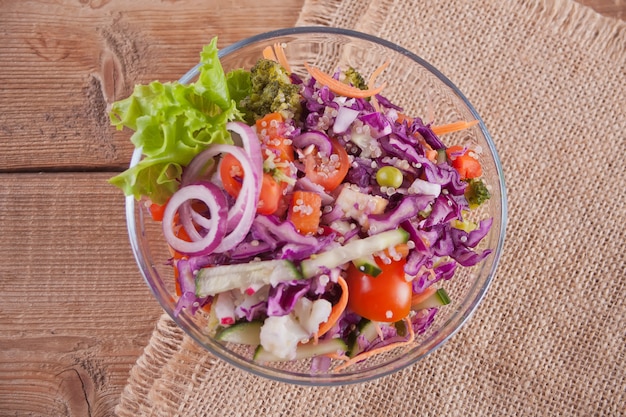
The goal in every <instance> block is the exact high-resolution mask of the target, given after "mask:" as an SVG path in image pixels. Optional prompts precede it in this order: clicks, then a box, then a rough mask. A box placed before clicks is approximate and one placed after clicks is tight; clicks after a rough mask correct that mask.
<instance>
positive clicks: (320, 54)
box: [126, 27, 507, 385]
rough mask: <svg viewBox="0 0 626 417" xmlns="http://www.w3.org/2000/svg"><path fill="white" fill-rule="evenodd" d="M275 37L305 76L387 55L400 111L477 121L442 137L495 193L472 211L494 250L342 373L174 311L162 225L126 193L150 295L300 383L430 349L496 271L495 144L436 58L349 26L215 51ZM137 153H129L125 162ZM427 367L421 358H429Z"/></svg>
mask: <svg viewBox="0 0 626 417" xmlns="http://www.w3.org/2000/svg"><path fill="white" fill-rule="evenodd" d="M275 42H280V43H282V44H283V45H284V46H285V51H286V54H287V56H288V59H289V62H290V64H291V66H292V70H293V71H295V72H297V73H300V74H301V75H304V74H305V72H304V68H303V65H302V64H303V63H304V62H308V63H309V64H312V65H315V66H317V67H320V68H321V69H323V70H325V71H326V72H333V71H334V69H335V68H336V67H337V66H338V65H341V66H343V67H344V68H345V66H346V65H351V66H353V67H355V68H357V69H358V70H359V71H361V72H362V73H364V74H369V73H371V72H372V71H373V70H374V69H375V68H377V67H378V66H380V65H381V64H382V63H383V62H384V61H385V60H387V59H388V60H390V61H391V65H390V66H389V67H388V68H387V70H386V71H385V72H384V73H383V74H382V75H381V77H379V79H378V82H379V83H382V82H386V83H387V87H386V88H385V91H384V95H385V96H386V97H387V98H389V99H390V100H391V101H392V102H393V103H396V104H399V105H401V106H403V107H404V109H405V113H406V114H409V115H415V116H420V117H422V118H423V119H424V120H426V121H429V120H433V121H435V122H436V124H445V123H451V122H455V121H458V120H474V119H476V120H479V121H480V123H479V124H478V125H476V126H474V127H472V128H470V129H468V130H464V131H461V132H457V133H453V134H448V135H446V137H444V141H445V142H446V143H448V144H464V145H469V146H471V147H473V148H476V149H480V150H482V152H481V153H480V158H479V159H480V160H481V163H482V166H483V178H484V180H485V181H486V183H487V184H488V186H489V188H490V191H491V194H492V198H491V199H490V200H488V202H487V203H486V204H484V205H482V206H481V208H480V210H478V211H476V212H473V215H474V216H475V217H476V219H477V220H478V219H482V218H486V217H493V219H494V222H493V226H492V228H491V231H490V232H489V234H488V236H487V237H486V238H485V239H484V241H483V242H482V243H481V246H480V247H479V249H484V248H491V249H492V250H493V253H492V254H491V255H489V256H488V257H487V259H486V260H485V261H483V262H482V263H480V264H478V265H476V266H475V267H472V268H457V274H456V275H455V276H454V278H452V280H451V281H449V282H446V287H445V288H446V290H447V292H448V293H449V295H450V298H451V300H452V303H451V304H450V305H447V306H445V307H443V308H441V309H440V311H439V312H438V313H437V315H436V318H435V321H434V322H433V323H432V325H431V326H430V327H429V328H428V330H427V331H426V332H425V333H424V334H421V335H418V336H417V337H416V340H415V342H414V343H413V344H412V345H411V346H407V347H402V348H397V349H395V350H393V351H391V352H388V353H386V354H381V355H378V356H374V357H372V358H370V359H368V360H366V361H363V362H361V363H358V364H356V365H354V366H352V367H349V368H347V369H346V370H345V371H342V372H332V369H331V371H329V372H328V373H315V374H312V373H311V371H310V363H309V362H308V361H306V360H303V361H295V362H280V363H268V364H259V363H256V362H254V361H253V360H252V353H253V352H252V350H251V349H249V348H247V347H240V346H235V345H228V344H222V343H220V342H218V341H216V340H214V339H212V338H211V337H210V336H209V335H208V332H207V328H206V322H207V317H206V316H205V315H204V314H202V313H201V312H200V313H196V315H195V316H192V315H190V314H187V313H185V312H183V313H182V314H180V315H178V316H177V317H174V314H173V311H174V308H175V304H176V295H175V294H176V293H175V284H174V277H173V270H172V268H171V267H170V266H168V265H166V261H167V259H168V258H169V256H170V255H169V252H168V248H167V246H166V244H165V240H164V238H163V235H162V232H161V226H160V224H158V223H156V222H154V221H152V219H151V218H150V217H149V215H148V213H147V211H146V209H145V206H144V204H142V203H141V202H137V201H135V200H134V199H133V197H128V198H127V199H126V216H127V226H128V232H129V236H130V242H131V246H132V249H133V252H134V255H135V258H136V260H137V264H138V265H139V269H140V271H141V274H142V275H143V277H144V279H145V280H146V282H147V284H148V286H149V287H150V289H151V291H152V292H153V293H154V296H155V297H156V299H157V300H158V301H159V303H160V304H161V306H162V307H163V309H164V310H165V311H166V312H167V313H168V314H169V315H170V316H171V317H172V319H173V320H174V321H175V322H176V323H177V324H178V325H179V326H180V327H181V328H182V329H183V330H184V331H185V332H186V333H187V334H188V335H189V336H190V337H192V338H193V339H194V340H195V341H196V342H198V343H199V344H200V345H202V346H203V347H205V348H206V349H207V350H208V351H209V352H211V353H213V354H214V355H216V356H217V357H219V358H221V359H223V360H225V361H227V362H229V363H231V364H233V365H235V366H237V367H239V368H241V369H244V370H246V371H249V372H252V373H254V374H256V375H259V376H263V377H267V378H270V379H274V380H279V381H283V382H288V383H296V384H304V385H339V384H348V383H357V382H364V381H367V380H371V379H373V378H377V377H381V376H384V375H388V374H391V373H393V372H396V371H399V370H400V369H403V368H405V367H407V366H409V365H412V364H414V363H415V362H417V361H419V360H420V359H423V358H424V357H425V356H426V355H428V354H429V353H431V352H433V351H434V350H436V349H437V348H438V347H440V346H441V345H442V344H444V343H445V342H446V341H447V340H449V339H450V338H451V337H452V336H453V335H454V334H455V333H456V332H457V331H458V330H459V328H460V327H461V326H462V325H463V324H464V323H465V322H466V321H467V320H468V319H469V317H470V316H471V315H472V313H473V312H474V311H475V310H476V308H477V307H478V305H479V303H480V302H481V300H482V299H483V297H484V295H485V292H486V291H487V289H488V287H489V284H490V282H491V280H492V278H493V276H494V274H495V271H496V266H497V264H498V260H499V258H500V254H501V251H502V246H503V243H504V235H505V225H506V219H507V205H506V191H505V184H504V178H503V174H502V167H501V165H500V160H499V158H498V154H497V152H496V148H495V145H494V143H493V141H492V140H491V137H490V136H489V133H488V132H487V129H486V127H485V125H484V123H483V122H482V120H481V118H480V115H479V114H478V112H477V111H476V110H475V109H474V107H473V106H472V105H471V104H470V102H469V101H468V100H467V98H465V96H464V95H463V93H461V92H460V91H459V89H458V88H457V87H456V86H455V85H454V84H453V83H452V82H451V81H450V80H448V79H447V78H446V77H445V76H444V75H442V74H441V73H440V72H439V71H438V70H437V69H435V68H434V67H433V66H432V65H430V64H429V63H427V62H426V61H424V60H423V59H422V58H420V57H418V56H416V55H415V54H413V53H412V52H410V51H408V50H405V49H403V48H401V47H399V46H397V45H395V44H393V43H391V42H388V41H385V40H382V39H379V38H376V37H373V36H370V35H367V34H363V33H358V32H354V31H348V30H344V29H336V28H326V27H298V28H290V29H283V30H278V31H274V32H268V33H264V34H260V35H257V36H254V37H251V38H248V39H245V40H242V41H240V42H237V43H235V44H233V45H231V46H228V47H226V48H224V49H222V50H221V51H220V57H221V61H222V65H223V66H224V69H225V70H226V71H228V70H231V69H234V68H247V69H249V68H251V67H252V65H254V63H255V62H256V61H257V60H258V59H259V57H261V56H262V51H263V49H264V48H265V47H266V46H268V45H272V44H274V43H275ZM197 75H198V71H197V67H195V68H192V69H191V70H190V71H189V72H188V73H187V74H185V75H184V76H183V77H182V78H181V79H180V81H181V82H185V83H186V82H190V81H192V80H193V79H194V78H195V77H196V76H197ZM139 158H140V154H139V153H138V152H135V154H134V155H133V160H132V161H131V165H132V164H135V163H137V161H138V159H139ZM424 366H427V364H425V365H424Z"/></svg>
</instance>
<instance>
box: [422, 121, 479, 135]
mask: <svg viewBox="0 0 626 417" xmlns="http://www.w3.org/2000/svg"><path fill="white" fill-rule="evenodd" d="M477 124H478V120H472V121H470V122H466V121H465V120H461V121H459V122H454V123H449V124H446V125H439V126H432V127H431V129H432V131H433V132H434V133H435V135H443V134H445V133H452V132H456V131H458V130H463V129H469V128H470V127H472V126H475V125H477Z"/></svg>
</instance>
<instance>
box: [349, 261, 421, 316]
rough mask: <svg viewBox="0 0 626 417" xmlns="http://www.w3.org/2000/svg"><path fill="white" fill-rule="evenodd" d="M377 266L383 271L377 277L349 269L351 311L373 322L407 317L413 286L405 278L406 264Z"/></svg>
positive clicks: (382, 263)
mask: <svg viewBox="0 0 626 417" xmlns="http://www.w3.org/2000/svg"><path fill="white" fill-rule="evenodd" d="M375 259H376V263H377V264H378V266H379V267H380V269H381V270H382V272H381V273H380V274H379V275H378V276H377V277H376V278H374V277H372V276H370V275H367V274H365V273H363V272H361V271H359V270H358V269H357V268H356V267H355V266H354V265H352V264H350V267H349V269H348V277H347V279H346V282H347V283H348V290H349V291H348V294H349V298H348V308H350V309H351V310H352V311H354V312H355V313H357V314H358V315H360V316H362V317H365V318H367V319H370V320H374V321H382V322H394V321H398V320H401V319H403V318H404V317H406V316H407V315H408V314H409V312H410V310H411V297H412V295H413V292H412V288H411V283H410V282H407V281H406V279H404V264H405V263H406V261H405V260H404V259H401V260H399V261H392V262H391V263H390V264H388V265H387V264H385V263H384V262H382V261H381V260H380V259H379V258H375Z"/></svg>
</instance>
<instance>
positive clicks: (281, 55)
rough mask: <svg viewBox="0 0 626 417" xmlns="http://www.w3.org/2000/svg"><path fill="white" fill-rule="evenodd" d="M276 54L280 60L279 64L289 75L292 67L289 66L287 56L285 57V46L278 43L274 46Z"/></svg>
mask: <svg viewBox="0 0 626 417" xmlns="http://www.w3.org/2000/svg"><path fill="white" fill-rule="evenodd" d="M274 53H275V54H276V58H278V63H279V64H280V65H282V66H283V68H284V69H285V70H286V71H287V72H288V73H291V67H290V66H289V62H288V61H287V56H286V55H285V50H284V49H283V45H281V44H280V43H278V42H276V43H275V44H274Z"/></svg>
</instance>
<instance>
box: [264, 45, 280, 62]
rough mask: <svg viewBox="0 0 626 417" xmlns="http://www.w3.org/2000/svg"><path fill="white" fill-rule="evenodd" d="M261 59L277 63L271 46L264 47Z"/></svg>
mask: <svg viewBox="0 0 626 417" xmlns="http://www.w3.org/2000/svg"><path fill="white" fill-rule="evenodd" d="M263 58H265V59H269V60H270V61H275V62H277V61H278V60H277V59H276V54H274V50H273V49H272V47H271V46H266V47H265V49H263Z"/></svg>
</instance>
